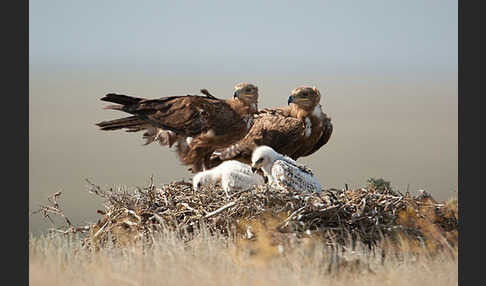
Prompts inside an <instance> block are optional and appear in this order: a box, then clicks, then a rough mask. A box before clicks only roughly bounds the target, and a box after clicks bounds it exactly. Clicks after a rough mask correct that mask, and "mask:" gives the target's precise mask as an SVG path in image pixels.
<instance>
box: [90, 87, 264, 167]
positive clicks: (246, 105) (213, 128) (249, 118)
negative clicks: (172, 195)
mask: <svg viewBox="0 0 486 286" xmlns="http://www.w3.org/2000/svg"><path fill="white" fill-rule="evenodd" d="M201 92H202V93H203V94H204V95H185V96H167V97H162V98H159V99H145V98H139V97H132V96H128V95H122V94H115V93H110V94H107V95H106V96H105V97H103V98H101V100H102V101H107V102H112V103H116V105H109V106H106V107H105V109H112V110H119V111H124V112H127V113H130V114H132V116H129V117H124V118H120V119H115V120H110V121H103V122H99V123H97V124H96V125H97V126H99V127H100V129H101V130H106V131H109V130H118V129H126V131H127V132H137V131H141V130H145V133H144V134H143V138H145V139H146V143H145V144H150V143H152V142H154V141H158V142H159V143H160V144H161V145H167V146H169V147H172V145H174V144H175V146H176V150H177V154H178V157H179V159H180V161H181V162H182V163H183V164H184V165H188V166H190V168H189V169H190V170H191V171H192V172H193V173H196V172H199V171H202V170H205V169H208V166H207V164H208V162H209V159H210V156H211V154H212V153H213V151H215V150H217V149H221V148H225V147H227V146H229V145H231V144H233V143H235V142H237V141H238V140H240V139H242V138H243V137H244V136H245V135H246V133H247V132H248V130H249V128H250V127H251V126H252V123H253V114H254V113H255V112H257V111H258V87H256V86H255V85H253V84H249V83H239V84H237V85H236V86H235V90H234V94H233V98H230V99H219V98H216V97H214V96H212V95H211V94H210V93H209V92H208V91H206V90H201Z"/></svg>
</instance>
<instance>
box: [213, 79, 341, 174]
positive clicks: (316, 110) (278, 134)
mask: <svg viewBox="0 0 486 286" xmlns="http://www.w3.org/2000/svg"><path fill="white" fill-rule="evenodd" d="M320 100H321V94H320V92H319V90H318V89H317V88H315V87H298V88H295V89H294V90H293V91H292V92H291V95H290V97H289V98H288V105H287V106H284V107H278V108H272V109H262V110H260V111H258V112H257V113H255V115H254V124H253V126H252V127H251V129H250V130H249V131H248V134H247V135H246V136H245V137H244V138H243V139H241V140H240V141H238V142H237V143H235V144H233V145H231V146H229V147H226V148H222V149H218V150H216V151H215V152H214V153H213V155H212V156H211V165H212V166H216V165H218V164H220V163H221V162H222V161H226V160H238V161H241V162H244V163H247V164H250V163H251V155H252V153H253V151H254V150H255V149H256V148H257V147H258V146H262V145H267V146H270V147H272V148H273V149H274V150H275V151H277V152H278V153H281V154H284V155H286V156H289V157H290V158H292V159H294V160H297V158H299V157H303V156H309V155H311V154H313V153H314V152H316V151H317V150H319V149H320V148H321V147H322V146H324V145H325V144H326V143H327V142H328V141H329V139H330V137H331V134H332V130H333V125H332V123H331V118H330V117H328V116H327V115H326V114H325V113H323V112H322V109H321V105H320Z"/></svg>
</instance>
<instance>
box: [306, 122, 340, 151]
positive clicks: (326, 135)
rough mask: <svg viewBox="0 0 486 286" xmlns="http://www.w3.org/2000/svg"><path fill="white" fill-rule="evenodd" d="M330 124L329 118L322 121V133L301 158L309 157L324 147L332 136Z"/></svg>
mask: <svg viewBox="0 0 486 286" xmlns="http://www.w3.org/2000/svg"><path fill="white" fill-rule="evenodd" d="M332 129H333V126H332V122H331V118H329V117H327V116H326V118H325V119H324V124H323V132H322V135H321V137H320V138H319V140H318V141H317V143H316V144H315V145H314V147H313V148H312V149H311V150H310V151H309V152H307V153H304V154H303V155H302V156H309V155H311V154H313V153H314V152H316V151H317V150H319V149H320V148H321V147H322V146H324V145H325V144H326V143H327V142H328V141H329V139H330V138H331V134H332Z"/></svg>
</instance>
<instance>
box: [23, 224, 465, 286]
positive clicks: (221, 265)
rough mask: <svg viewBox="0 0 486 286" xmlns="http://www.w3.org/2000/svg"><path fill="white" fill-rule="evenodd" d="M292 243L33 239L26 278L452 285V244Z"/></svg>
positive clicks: (205, 237) (33, 281) (171, 237)
mask: <svg viewBox="0 0 486 286" xmlns="http://www.w3.org/2000/svg"><path fill="white" fill-rule="evenodd" d="M298 242H299V243H297V244H295V245H293V246H292V247H282V246H278V245H277V246H275V245H272V244H271V243H270V240H269V239H268V238H267V237H266V236H265V235H262V236H260V239H258V240H253V241H248V240H245V241H238V240H236V241H232V240H229V239H228V238H226V237H221V236H220V237H217V236H210V235H209V234H208V232H207V231H206V232H202V234H200V235H198V236H196V237H195V238H194V239H193V240H191V241H190V242H184V241H183V240H181V239H179V238H177V235H176V234H175V233H174V232H170V233H166V234H165V235H161V236H160V237H158V238H157V239H156V243H154V244H153V245H152V246H151V247H149V248H147V247H144V246H143V245H140V244H132V245H130V246H128V247H124V248H114V247H106V248H103V249H100V250H99V251H88V250H86V249H81V246H80V243H79V241H76V240H70V239H68V238H67V237H66V236H60V237H57V238H54V239H47V238H45V237H44V238H31V239H30V244H29V251H30V263H29V264H30V265H29V271H30V285H70V286H75V285H323V284H324V285H394V286H397V285H414V286H419V285H457V283H458V282H457V280H458V269H457V267H458V260H457V249H452V250H450V251H441V252H439V253H435V254H433V255H431V254H430V253H429V252H428V251H422V252H420V253H417V252H415V253H412V252H409V251H407V249H409V246H407V245H403V246H402V250H403V251H401V252H398V253H397V254H396V255H387V256H386V257H385V258H384V259H383V258H382V255H381V253H382V252H383V251H382V250H383V249H384V248H386V246H384V245H380V246H378V247H377V248H376V249H375V252H374V253H373V252H370V251H369V250H368V248H367V247H365V246H364V245H361V244H359V245H358V246H357V247H356V248H355V250H354V251H350V249H348V250H347V251H344V252H342V251H340V250H338V251H335V250H334V249H333V248H329V247H326V246H325V244H322V243H320V241H319V240H316V239H313V238H312V237H308V238H303V239H300V240H298Z"/></svg>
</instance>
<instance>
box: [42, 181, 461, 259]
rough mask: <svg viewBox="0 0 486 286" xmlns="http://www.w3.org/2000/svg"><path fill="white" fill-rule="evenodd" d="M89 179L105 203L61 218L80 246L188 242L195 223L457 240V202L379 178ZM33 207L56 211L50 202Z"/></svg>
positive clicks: (340, 238)
mask: <svg viewBox="0 0 486 286" xmlns="http://www.w3.org/2000/svg"><path fill="white" fill-rule="evenodd" d="M88 183H89V191H90V192H91V193H93V194H96V195H98V196H100V197H101V198H103V199H104V200H105V208H106V209H105V210H98V213H100V214H102V215H103V217H102V218H101V219H100V220H99V221H98V222H97V223H96V224H93V225H89V226H83V227H75V226H73V225H72V224H71V223H70V222H69V220H67V218H65V219H66V222H68V225H67V227H66V228H65V229H64V230H63V232H64V233H67V232H84V233H85V234H86V236H85V238H84V244H85V245H86V246H87V247H93V248H96V249H98V248H100V247H103V246H105V245H107V243H110V244H113V243H114V244H115V245H125V244H127V243H130V242H134V241H141V242H143V243H149V244H150V243H151V242H153V241H154V239H155V238H156V237H157V234H158V233H162V232H165V231H172V232H175V233H176V234H177V235H178V236H179V237H180V238H181V239H184V240H191V239H192V238H193V237H194V235H197V234H198V233H199V232H200V230H201V229H202V228H204V229H205V231H208V232H209V233H210V234H218V235H223V236H228V237H232V238H235V237H237V238H239V239H241V238H243V239H250V240H251V239H255V238H256V237H258V235H259V234H258V230H257V228H256V227H255V223H258V224H259V225H263V226H264V228H265V231H266V232H267V233H271V234H272V236H273V237H274V238H275V239H280V240H281V239H283V238H285V237H293V238H294V239H295V238H297V239H298V238H300V237H305V236H307V237H308V236H313V237H314V238H316V237H317V238H319V239H322V240H323V241H332V242H333V243H337V244H342V245H344V244H347V243H349V242H350V241H351V242H352V243H355V242H361V243H363V244H365V245H367V246H368V247H370V249H371V248H373V247H374V246H375V245H376V244H377V243H378V242H379V241H381V240H383V239H385V238H386V239H387V240H388V241H391V242H394V241H395V242H397V241H399V240H403V238H406V239H409V240H412V241H415V242H416V243H418V244H421V245H425V246H427V248H433V249H437V248H440V247H444V246H445V245H446V244H447V245H448V246H449V247H450V246H451V245H452V246H455V245H457V239H458V232H457V230H458V205H457V200H450V201H447V202H441V203H439V202H437V201H436V200H434V199H433V198H432V197H431V196H430V195H429V194H427V193H426V192H423V191H422V192H419V194H418V195H416V196H412V195H410V194H409V193H408V192H407V193H406V194H402V193H400V192H395V191H393V190H392V189H391V188H390V186H389V183H388V182H386V181H383V180H381V179H380V180H375V179H370V180H369V181H368V185H367V186H366V188H361V189H356V190H346V189H343V190H339V189H329V190H323V191H322V192H321V193H299V192H296V191H294V190H291V189H288V190H285V191H282V190H275V189H273V188H271V187H269V186H268V185H261V186H256V187H254V188H253V189H250V190H247V191H240V192H235V193H233V194H232V195H231V196H230V197H229V198H227V197H226V195H225V193H224V191H223V189H222V188H220V187H208V188H203V189H201V190H200V191H198V192H195V191H194V190H193V188H192V185H191V184H190V183H188V182H183V181H182V182H173V183H170V184H165V185H161V186H156V185H155V184H153V182H152V180H151V182H150V184H149V186H147V187H145V188H137V189H135V190H134V191H131V192H129V191H127V190H121V189H117V190H114V189H113V188H109V189H106V190H104V189H102V188H101V187H100V186H97V185H95V184H93V183H91V182H89V181H88ZM56 205H57V202H56ZM39 211H44V214H45V215H46V214H48V213H49V212H50V213H56V214H60V213H61V214H62V211H60V210H59V208H57V211H56V209H55V208H52V207H51V209H49V207H43V208H41V209H40V210H39ZM47 216H48V215H47ZM62 216H64V215H63V214H62ZM64 217H65V216H64Z"/></svg>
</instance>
